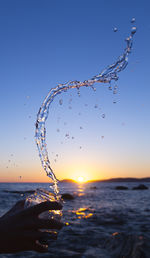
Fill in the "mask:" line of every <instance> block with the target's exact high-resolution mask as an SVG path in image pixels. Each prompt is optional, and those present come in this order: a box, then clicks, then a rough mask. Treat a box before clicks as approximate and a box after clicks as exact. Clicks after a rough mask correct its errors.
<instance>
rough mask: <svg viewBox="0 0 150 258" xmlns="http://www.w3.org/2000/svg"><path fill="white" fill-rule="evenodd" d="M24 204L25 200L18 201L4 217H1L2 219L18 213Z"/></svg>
mask: <svg viewBox="0 0 150 258" xmlns="http://www.w3.org/2000/svg"><path fill="white" fill-rule="evenodd" d="M24 204H25V200H21V201H18V202H17V203H16V204H15V205H14V206H13V207H12V208H11V209H10V210H9V211H8V212H7V213H6V214H5V215H3V218H6V217H8V216H12V215H14V214H15V213H18V212H19V211H21V210H23V209H24Z"/></svg>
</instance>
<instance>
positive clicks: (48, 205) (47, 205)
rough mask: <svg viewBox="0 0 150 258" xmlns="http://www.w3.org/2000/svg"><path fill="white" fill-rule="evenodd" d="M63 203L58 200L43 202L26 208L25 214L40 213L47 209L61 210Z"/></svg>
mask: <svg viewBox="0 0 150 258" xmlns="http://www.w3.org/2000/svg"><path fill="white" fill-rule="evenodd" d="M61 209H62V205H61V204H60V203H58V202H49V201H46V202H42V203H40V204H37V205H34V206H32V207H30V208H27V209H26V210H24V212H23V215H39V214H40V213H42V212H44V211H47V210H61Z"/></svg>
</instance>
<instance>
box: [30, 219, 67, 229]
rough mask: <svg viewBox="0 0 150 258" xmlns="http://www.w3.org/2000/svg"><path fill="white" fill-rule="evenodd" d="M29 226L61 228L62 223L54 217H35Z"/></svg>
mask: <svg viewBox="0 0 150 258" xmlns="http://www.w3.org/2000/svg"><path fill="white" fill-rule="evenodd" d="M30 227H32V228H35V229H61V228H62V227H63V223H62V222H60V221H58V220H55V219H36V220H33V221H32V224H30Z"/></svg>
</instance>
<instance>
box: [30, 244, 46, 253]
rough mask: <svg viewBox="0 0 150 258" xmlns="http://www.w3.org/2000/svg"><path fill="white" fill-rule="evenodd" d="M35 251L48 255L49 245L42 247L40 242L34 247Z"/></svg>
mask: <svg viewBox="0 0 150 258" xmlns="http://www.w3.org/2000/svg"><path fill="white" fill-rule="evenodd" d="M33 250H34V251H36V252H39V253H46V252H48V245H42V244H40V243H39V241H36V243H35V245H34V246H33Z"/></svg>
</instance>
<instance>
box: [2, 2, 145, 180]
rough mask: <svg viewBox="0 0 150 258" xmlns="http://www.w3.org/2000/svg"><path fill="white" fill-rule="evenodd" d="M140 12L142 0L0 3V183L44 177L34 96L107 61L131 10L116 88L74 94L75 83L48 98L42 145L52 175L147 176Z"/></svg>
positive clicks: (118, 47)
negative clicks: (128, 42)
mask: <svg viewBox="0 0 150 258" xmlns="http://www.w3.org/2000/svg"><path fill="white" fill-rule="evenodd" d="M149 10H150V2H149V1H148V0H143V1H137V0H134V1H132V0H127V1H119V0H114V1H109V0H76V1H74V0H72V1H71V0H63V1H62V0H43V1H42V0H21V1H20V0H13V1H12V0H1V1H0V36H1V40H0V100H1V101H0V110H1V123H0V145H1V148H0V182H48V181H49V179H48V178H47V176H46V173H45V171H44V170H43V168H42V166H41V163H40V159H39V156H38V150H37V147H36V144H35V139H34V133H35V121H36V115H37V112H38V110H39V108H40V106H41V104H42V102H43V100H44V98H45V97H46V95H47V93H48V92H49V90H50V89H51V88H53V87H55V86H56V85H57V84H58V83H65V82H67V81H69V80H80V81H83V80H86V79H90V78H92V76H94V75H96V74H98V73H99V72H100V71H102V70H103V69H104V68H105V67H107V65H110V64H111V63H113V62H114V61H115V60H116V59H117V57H118V56H119V55H121V54H122V53H123V50H124V48H125V46H126V45H125V38H126V37H127V36H128V35H129V34H130V30H131V26H133V25H132V24H131V19H132V18H133V17H135V19H136V23H135V24H134V25H136V26H137V33H136V35H135V37H134V42H133V50H132V53H131V54H130V55H129V64H128V66H127V67H126V69H125V70H124V71H123V72H121V73H120V75H119V80H118V82H117V86H118V92H117V94H115V95H114V94H113V92H112V91H110V90H109V89H108V87H109V85H104V84H97V85H95V86H96V92H94V91H93V90H92V89H90V88H82V89H81V91H80V93H81V96H80V97H79V96H78V94H77V90H76V89H74V90H70V91H68V92H65V93H63V94H62V95H59V96H57V97H56V98H55V100H54V102H53V103H52V105H51V106H50V110H49V117H48V120H47V122H46V128H47V148H48V152H49V159H50V162H51V166H52V168H53V170H54V171H55V174H56V176H57V178H58V179H64V178H71V179H75V180H76V179H77V178H78V177H83V178H84V180H85V181H86V180H95V179H106V178H112V177H113V178H114V177H148V176H150V157H149V155H150V114H149V112H150V77H149V73H150V65H149V63H150V47H149V46H150V15H149ZM115 27H117V29H118V31H117V32H114V30H113V28H115ZM60 99H61V100H62V105H60V104H59V101H60ZM114 102H116V103H114ZM66 134H67V135H69V137H67V136H66Z"/></svg>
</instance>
